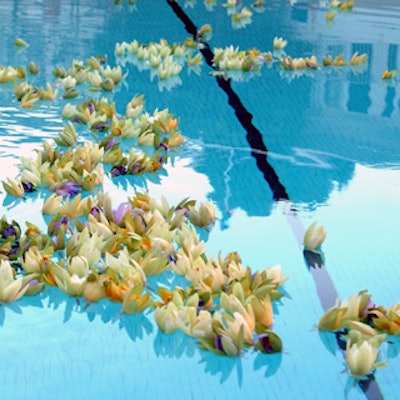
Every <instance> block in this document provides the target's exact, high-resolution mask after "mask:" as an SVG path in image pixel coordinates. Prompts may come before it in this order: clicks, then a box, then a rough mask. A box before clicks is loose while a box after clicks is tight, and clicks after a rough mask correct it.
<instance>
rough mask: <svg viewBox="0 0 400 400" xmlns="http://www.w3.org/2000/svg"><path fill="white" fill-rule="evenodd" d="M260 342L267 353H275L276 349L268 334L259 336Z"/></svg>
mask: <svg viewBox="0 0 400 400" xmlns="http://www.w3.org/2000/svg"><path fill="white" fill-rule="evenodd" d="M258 340H259V342H260V345H261V346H262V348H263V349H264V350H265V351H266V352H267V353H274V349H273V348H272V345H271V342H270V340H269V336H268V333H263V334H261V335H258Z"/></svg>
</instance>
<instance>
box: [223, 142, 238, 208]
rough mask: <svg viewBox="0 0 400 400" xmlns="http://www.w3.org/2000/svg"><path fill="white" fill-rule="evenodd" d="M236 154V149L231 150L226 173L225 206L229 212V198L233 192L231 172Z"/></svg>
mask: <svg viewBox="0 0 400 400" xmlns="http://www.w3.org/2000/svg"><path fill="white" fill-rule="evenodd" d="M234 154H235V150H234V149H230V154H229V158H228V166H227V168H226V170H225V171H224V182H225V188H226V189H225V193H226V195H225V198H224V206H225V210H226V211H228V210H229V198H230V197H231V190H230V187H229V181H230V180H231V178H230V177H229V172H230V170H231V169H232V167H233V156H234Z"/></svg>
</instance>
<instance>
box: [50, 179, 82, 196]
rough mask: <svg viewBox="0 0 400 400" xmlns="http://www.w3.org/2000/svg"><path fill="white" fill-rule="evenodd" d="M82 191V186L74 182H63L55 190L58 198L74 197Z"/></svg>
mask: <svg viewBox="0 0 400 400" xmlns="http://www.w3.org/2000/svg"><path fill="white" fill-rule="evenodd" d="M81 190H82V186H81V185H80V184H79V183H76V182H65V183H64V184H63V185H62V186H61V187H59V188H58V189H57V190H56V193H57V194H58V195H60V196H74V195H76V194H78V193H79V192H80V191H81Z"/></svg>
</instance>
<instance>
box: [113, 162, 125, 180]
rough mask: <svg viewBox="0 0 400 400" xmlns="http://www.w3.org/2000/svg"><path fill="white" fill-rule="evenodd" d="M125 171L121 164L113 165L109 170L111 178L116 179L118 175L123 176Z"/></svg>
mask: <svg viewBox="0 0 400 400" xmlns="http://www.w3.org/2000/svg"><path fill="white" fill-rule="evenodd" d="M126 171H127V169H126V167H125V165H122V164H119V165H115V166H114V167H112V168H111V176H113V177H116V176H120V175H125V174H126Z"/></svg>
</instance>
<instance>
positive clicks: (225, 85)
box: [167, 0, 289, 201]
mask: <svg viewBox="0 0 400 400" xmlns="http://www.w3.org/2000/svg"><path fill="white" fill-rule="evenodd" d="M167 3H168V4H169V5H170V6H171V8H172V9H173V11H174V12H175V14H176V15H177V17H178V18H179V19H180V20H181V21H182V22H183V23H184V25H185V28H186V31H187V32H188V33H189V34H191V35H192V36H193V38H196V36H197V32H198V29H197V27H196V26H195V25H194V24H193V22H192V21H191V20H190V18H189V17H188V16H187V14H186V13H185V12H184V11H183V10H182V8H181V7H180V6H179V4H178V3H177V2H176V1H174V0H167ZM201 43H202V45H203V48H201V49H200V52H201V53H202V55H203V57H204V59H205V60H206V62H207V64H208V65H209V66H210V67H211V68H213V69H215V68H214V66H213V62H212V60H213V58H214V54H213V52H212V50H211V49H210V46H209V44H208V43H207V42H205V41H202V42H201ZM215 78H216V81H217V83H218V86H219V87H220V88H221V89H222V90H223V91H224V92H225V93H226V95H227V96H228V101H229V105H230V106H231V107H232V108H233V110H234V111H235V114H236V117H237V119H238V121H239V122H240V124H241V125H242V126H243V128H244V129H245V131H246V132H247V134H246V139H247V142H248V143H249V145H250V148H251V150H252V151H251V155H252V156H253V157H254V158H255V160H256V163H257V167H258V169H259V170H260V171H261V173H262V174H263V176H264V179H265V180H266V181H267V183H268V185H269V187H270V188H271V190H272V193H273V198H274V200H276V201H277V200H289V196H288V194H287V192H286V189H285V187H284V186H283V185H282V183H281V182H280V181H279V177H278V175H277V174H276V172H275V170H274V169H273V167H272V166H271V164H270V163H269V162H268V160H267V152H268V150H267V147H266V146H265V144H264V142H263V137H262V135H261V132H260V131H259V130H258V129H257V128H256V127H255V126H254V125H253V123H252V119H253V115H252V114H250V113H249V111H247V110H246V108H245V107H244V105H243V103H242V102H241V100H240V98H239V96H238V95H237V94H236V93H235V91H234V90H233V89H232V86H231V81H230V79H225V78H223V77H220V76H216V77H215Z"/></svg>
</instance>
